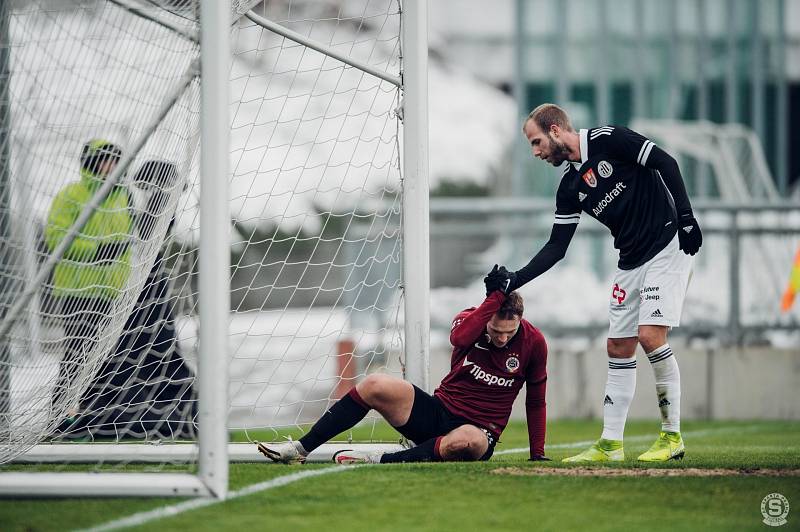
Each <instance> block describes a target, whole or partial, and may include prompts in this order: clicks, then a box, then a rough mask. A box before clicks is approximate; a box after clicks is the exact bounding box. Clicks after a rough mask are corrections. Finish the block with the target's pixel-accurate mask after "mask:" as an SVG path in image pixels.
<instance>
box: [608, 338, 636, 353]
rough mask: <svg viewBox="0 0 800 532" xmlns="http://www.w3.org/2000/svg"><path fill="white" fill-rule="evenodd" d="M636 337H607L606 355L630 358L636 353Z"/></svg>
mask: <svg viewBox="0 0 800 532" xmlns="http://www.w3.org/2000/svg"><path fill="white" fill-rule="evenodd" d="M638 343H639V342H638V339H637V338H636V337H635V336H634V337H632V338H609V339H608V340H606V350H607V351H608V356H610V357H616V358H630V357H632V356H633V355H635V354H636V346H637V345H638Z"/></svg>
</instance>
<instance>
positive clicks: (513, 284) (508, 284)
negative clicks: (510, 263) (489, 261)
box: [499, 266, 517, 295]
mask: <svg viewBox="0 0 800 532" xmlns="http://www.w3.org/2000/svg"><path fill="white" fill-rule="evenodd" d="M499 271H500V273H501V274H503V275H504V276H505V277H506V281H505V286H503V293H504V294H505V295H508V294H510V293H511V292H513V291H514V290H515V289H516V288H517V273H516V272H510V271H508V270H506V267H505V266H500V270H499Z"/></svg>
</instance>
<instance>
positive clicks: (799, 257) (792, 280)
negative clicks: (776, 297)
mask: <svg viewBox="0 0 800 532" xmlns="http://www.w3.org/2000/svg"><path fill="white" fill-rule="evenodd" d="M798 293H800V249H798V250H797V254H796V255H795V256H794V264H793V265H792V272H791V273H790V274H789V284H788V286H787V287H786V291H785V292H784V293H783V298H782V299H781V311H782V312H789V311H790V310H791V309H792V306H793V305H794V299H795V297H796V296H797V294H798Z"/></svg>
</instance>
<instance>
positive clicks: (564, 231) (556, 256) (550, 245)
mask: <svg viewBox="0 0 800 532" xmlns="http://www.w3.org/2000/svg"><path fill="white" fill-rule="evenodd" d="M577 227H578V224H553V230H552V231H551V232H550V240H548V241H547V243H546V244H545V245H544V246H543V247H542V249H541V250H539V253H537V254H536V255H535V256H534V257H533V258H532V259H531V261H530V262H529V263H528V264H527V265H525V266H524V267H523V268H521V269H519V270H517V271H515V272H511V273H513V275H512V280H511V283H510V286H509V288H508V291H509V292H511V291H513V290H516V289H517V288H519V287H520V286H523V285H524V284H526V283H528V282H529V281H532V280H533V279H535V278H536V277H539V276H540V275H541V274H543V273H544V272H546V271H547V270H549V269H550V268H552V267H553V266H555V264H556V263H557V262H558V261H560V260H561V259H563V258H564V256H565V255H566V254H567V248H568V247H569V243H570V242H571V241H572V237H573V236H574V235H575V229H577Z"/></svg>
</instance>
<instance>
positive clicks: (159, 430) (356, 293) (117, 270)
mask: <svg viewBox="0 0 800 532" xmlns="http://www.w3.org/2000/svg"><path fill="white" fill-rule="evenodd" d="M252 3H253V2H234V3H233V4H232V13H233V17H234V19H233V20H234V21H235V22H234V23H233V26H232V28H231V38H232V43H233V54H234V55H233V59H232V63H231V72H230V89H231V104H230V119H231V122H230V124H228V125H224V124H223V125H220V127H230V134H231V145H230V162H231V168H232V176H231V177H230V179H231V181H230V206H231V220H230V225H231V235H232V239H231V240H232V246H231V251H230V253H231V301H230V305H231V309H232V312H231V315H230V336H229V342H228V345H229V350H228V351H229V353H228V356H229V357H230V358H229V368H230V374H231V377H230V379H231V380H230V397H229V400H230V412H229V428H230V429H232V430H234V431H237V434H242V438H245V439H261V440H264V439H270V438H277V437H279V436H280V435H282V434H284V433H285V432H286V431H287V430H297V429H303V428H305V427H307V426H308V424H309V423H311V422H313V421H314V420H315V419H316V418H317V417H318V416H319V415H320V414H321V413H322V412H323V411H324V410H325V409H326V408H327V407H328V406H329V405H330V404H331V403H332V402H333V401H334V400H335V399H336V398H338V397H340V396H341V395H342V394H343V393H345V392H346V391H347V389H349V387H351V386H353V385H354V384H355V383H356V382H357V381H358V379H359V378H361V377H363V376H364V375H365V374H367V373H369V372H375V371H381V372H390V373H394V374H397V375H399V374H401V372H402V368H401V365H402V363H401V362H400V354H401V347H402V346H401V333H400V330H399V329H398V313H399V308H400V291H401V286H400V257H401V247H402V242H401V239H400V224H401V206H400V186H401V179H400V165H399V141H398V128H399V120H398V117H397V112H396V110H397V108H398V106H399V92H398V89H397V88H396V87H395V86H393V85H392V84H390V83H387V82H385V81H381V80H379V79H377V78H375V77H374V76H372V75H369V74H365V73H364V72H362V71H361V70H359V69H357V68H353V67H350V66H346V65H344V64H343V63H341V62H340V61H338V60H335V59H332V58H330V57H327V56H325V55H324V54H321V53H319V52H316V51H313V50H311V49H309V48H307V47H306V46H303V45H301V44H297V43H295V42H293V41H290V40H288V39H285V38H284V37H281V36H279V35H277V34H275V33H273V32H270V31H268V30H265V29H263V28H261V27H260V26H258V25H256V24H255V23H253V22H251V21H250V20H249V19H247V18H245V17H241V16H240V15H242V14H243V13H245V12H246V11H247V10H248V9H250V7H251V4H252ZM256 13H257V14H259V15H261V16H264V17H266V18H269V19H270V20H272V21H274V22H277V23H279V24H281V25H283V26H285V27H287V28H289V29H291V30H293V31H295V32H298V33H300V34H302V35H305V36H307V37H309V38H311V39H313V40H314V41H317V42H320V43H323V44H325V45H326V46H329V47H330V48H332V49H335V50H337V51H339V52H340V53H344V54H345V55H347V56H350V57H352V58H355V59H357V60H360V61H363V62H364V63H367V64H369V65H371V66H372V67H375V68H378V69H380V70H383V71H386V72H389V73H392V74H393V75H398V74H399V71H400V49H399V6H398V4H397V2H391V1H389V0H381V1H374V0H346V1H330V2H311V1H308V2H302V1H301V2H297V1H269V2H263V3H261V4H260V5H259V6H258V7H257V8H256ZM197 14H198V8H197V5H196V2H189V1H186V2H168V3H167V2H162V3H160V2H151V1H141V2H133V1H125V2H122V1H115V2H108V3H104V2H78V1H76V2H62V1H58V2H57V1H41V2H34V3H29V2H25V3H23V2H19V3H12V4H11V7H10V10H9V11H8V13H7V14H6V15H7V16H6V17H5V19H4V20H5V24H7V25H8V31H7V32H5V35H8V42H7V43H3V44H4V46H3V49H4V50H5V54H6V56H4V58H0V65H4V70H3V72H0V77H1V78H2V87H0V88H2V89H3V93H4V94H2V95H1V96H0V100H6V101H7V102H8V106H7V107H6V108H5V109H6V110H7V111H4V112H3V113H0V119H2V120H3V122H2V124H0V131H2V132H3V136H2V137H0V146H2V149H3V155H4V156H3V157H2V158H1V159H0V161H1V162H2V164H0V239H2V246H1V247H0V258H1V259H2V261H0V267H1V268H2V272H0V273H2V276H1V277H0V279H2V286H0V318H2V322H3V323H4V324H10V328H9V332H8V334H7V335H6V336H4V337H3V338H2V344H0V349H1V351H0V433H2V438H1V440H2V441H0V461H2V462H6V461H9V460H12V459H14V458H15V457H18V456H19V455H21V454H23V453H25V452H26V451H27V450H28V449H29V448H30V447H32V446H33V445H35V444H37V443H41V442H45V441H56V442H58V441H66V440H69V441H74V440H78V441H92V442H97V441H112V442H115V441H121V440H127V439H131V440H137V441H142V440H143V441H155V440H158V441H164V440H169V441H179V440H192V439H193V438H194V437H195V434H196V430H197V424H196V414H197V400H196V398H197V386H196V383H195V373H196V366H197V341H196V340H197V333H198V330H197V327H198V322H197V313H198V308H197V304H196V301H197V249H198V246H199V245H202V243H201V242H200V240H199V235H198V226H199V212H198V210H199V129H198V128H199V110H200V98H199V93H200V90H199V87H200V85H199V84H200V79H199V78H197V79H195V80H194V81H192V82H191V83H190V84H188V85H186V84H185V83H184V82H182V80H184V79H186V76H187V75H189V76H191V75H192V72H193V69H194V68H196V67H195V66H194V65H195V61H196V60H197V58H198V57H199V53H200V50H199V45H198V43H197V35H198V31H199V28H198V22H197V21H198V17H197ZM173 97H174V99H175V103H174V104H173V105H171V106H170V107H169V111H168V112H167V113H166V116H165V117H164V118H163V119H158V118H157V112H158V109H159V108H160V107H161V106H163V105H164V102H165V101H169V100H170V98H173ZM140 138H144V139H146V141H145V142H144V145H143V148H142V149H141V150H139V151H137V152H136V153H133V152H131V147H132V146H133V145H135V144H136V143H137V139H140ZM131 156H132V157H133V158H132V160H131V162H130V164H129V165H128V166H127V168H126V169H125V172H124V173H123V174H122V175H121V177H120V179H119V183H118V184H117V185H116V186H114V187H113V188H112V189H111V190H110V193H109V194H108V195H107V196H106V197H105V198H104V199H103V200H102V201H101V202H100V204H99V206H98V207H97V208H96V209H94V210H92V211H91V216H90V218H89V220H88V222H87V223H86V224H85V226H84V227H83V228H82V229H80V231H79V232H78V233H77V234H74V235H73V233H74V231H71V227H72V225H73V224H74V223H75V220H77V219H78V217H79V216H80V213H81V212H82V210H84V209H85V208H86V206H87V204H88V202H89V201H90V199H91V198H92V197H93V196H94V195H95V194H97V192H98V190H100V188H101V187H102V185H103V183H105V181H106V180H107V179H113V176H114V175H115V173H116V174H119V171H118V168H119V166H121V165H124V164H125V163H126V162H127V158H129V157H131ZM115 169H117V170H115ZM71 238H74V239H73V240H72V242H71V243H70V245H69V246H68V247H67V248H66V252H65V253H64V256H63V257H61V258H59V260H58V261H57V262H56V264H55V267H54V269H53V270H52V271H51V272H50V273H49V275H48V276H47V277H46V278H45V279H44V281H42V282H38V281H39V280H38V279H37V275H38V274H39V272H40V271H41V270H42V269H43V268H44V265H45V263H46V261H47V260H48V258H50V257H51V256H52V253H53V252H54V250H56V249H57V248H58V246H59V244H61V243H62V242H64V240H65V239H68V240H69V239H71ZM21 299H24V306H22V308H21V310H20V311H19V312H14V305H15V304H17V305H18V304H19V303H20V300H21Z"/></svg>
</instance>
